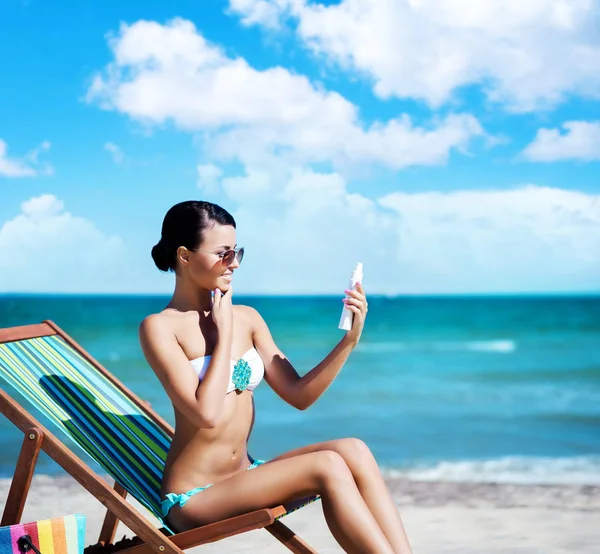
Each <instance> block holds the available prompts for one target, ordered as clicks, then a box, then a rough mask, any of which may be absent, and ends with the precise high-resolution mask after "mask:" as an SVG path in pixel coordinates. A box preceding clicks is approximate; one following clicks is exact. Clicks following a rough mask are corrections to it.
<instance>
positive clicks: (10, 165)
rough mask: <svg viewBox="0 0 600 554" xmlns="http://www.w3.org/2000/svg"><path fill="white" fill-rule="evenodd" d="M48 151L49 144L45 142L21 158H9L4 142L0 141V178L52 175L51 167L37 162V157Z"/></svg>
mask: <svg viewBox="0 0 600 554" xmlns="http://www.w3.org/2000/svg"><path fill="white" fill-rule="evenodd" d="M49 149H50V143H49V142H48V141H45V142H43V143H42V144H40V146H38V147H37V148H34V149H33V150H31V151H30V152H28V153H27V154H25V156H23V157H22V158H10V157H9V156H8V146H7V144H6V142H4V141H3V140H1V139H0V177H35V176H36V175H50V174H52V173H53V171H54V170H53V169H52V167H51V166H50V165H49V164H43V163H40V162H39V160H38V158H39V155H40V154H41V153H42V152H46V151H47V150H49Z"/></svg>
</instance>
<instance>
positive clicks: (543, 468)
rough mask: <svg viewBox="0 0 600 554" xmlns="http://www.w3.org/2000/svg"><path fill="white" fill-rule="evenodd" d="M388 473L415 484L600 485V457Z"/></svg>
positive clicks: (463, 463) (514, 459) (512, 459)
mask: <svg viewBox="0 0 600 554" xmlns="http://www.w3.org/2000/svg"><path fill="white" fill-rule="evenodd" d="M384 473H385V474H386V475H388V476H390V477H403V478H406V479H411V480H414V481H460V482H478V483H484V482H488V483H512V484H523V485H524V484H528V485H534V484H535V485H543V484H547V485H559V484H560V485H583V484H585V485H600V456H577V457H569V458H542V457H521V456H507V457H503V458H498V459H493V460H459V461H443V462H438V463H437V464H435V465H432V466H416V467H412V468H403V469H390V468H388V469H384Z"/></svg>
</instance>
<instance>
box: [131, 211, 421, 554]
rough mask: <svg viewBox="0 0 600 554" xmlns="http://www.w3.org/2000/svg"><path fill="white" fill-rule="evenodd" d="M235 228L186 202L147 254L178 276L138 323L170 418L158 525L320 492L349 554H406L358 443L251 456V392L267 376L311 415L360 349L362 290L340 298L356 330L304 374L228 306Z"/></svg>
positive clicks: (253, 317) (370, 461) (385, 496)
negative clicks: (161, 303)
mask: <svg viewBox="0 0 600 554" xmlns="http://www.w3.org/2000/svg"><path fill="white" fill-rule="evenodd" d="M235 228H236V226H235V221H234V219H233V217H232V216H231V215H230V214H229V213H228V212H227V211H226V210H224V209H223V208H221V207H219V206H217V205H215V204H212V203H210V202H196V201H190V202H182V203H180V204H177V205H175V206H173V207H172V208H171V209H170V210H169V211H168V212H167V214H166V216H165V219H164V221H163V226H162V237H161V240H160V242H159V243H158V244H157V245H156V246H155V247H154V248H153V249H152V257H153V258H154V261H155V263H156V265H157V266H158V268H159V269H161V270H163V271H168V270H171V271H174V272H175V276H176V280H175V291H174V293H173V297H172V298H171V300H170V302H169V303H168V305H167V307H166V308H165V309H164V310H163V311H162V312H160V313H157V314H153V315H150V316H148V317H147V318H146V319H144V321H143V322H142V324H141V325H140V341H141V344H142V348H143V350H144V354H145V356H146V359H147V360H148V363H149V364H150V365H151V366H152V368H153V370H154V371H155V372H156V375H157V376H158V378H159V380H160V382H161V383H162V385H163V386H164V388H165V390H166V392H167V394H168V395H169V398H170V399H171V401H172V403H173V408H174V411H175V435H174V437H173V442H172V444H171V448H170V450H169V453H168V456H167V461H166V465H165V471H164V476H163V481H162V488H161V497H162V498H164V500H163V502H162V509H163V515H164V517H165V521H166V522H167V523H168V524H169V526H171V527H172V528H174V529H176V530H178V531H183V530H186V529H190V528H192V527H196V526H198V525H203V524H207V523H212V522H214V521H218V520H221V519H224V518H228V517H232V516H235V515H238V514H241V513H245V512H249V511H252V510H256V509H260V508H264V507H270V506H276V505H279V504H282V503H284V502H289V501H291V500H294V499H298V498H303V497H306V496H310V495H313V494H319V495H321V499H322V503H323V512H324V514H325V518H326V520H327V524H328V526H329V528H330V529H331V532H332V534H333V536H334V537H335V539H336V540H337V541H338V542H339V544H340V545H341V546H342V548H343V549H344V550H346V551H347V552H361V553H363V552H370V553H371V552H372V553H377V554H387V553H390V554H391V553H398V552H402V553H408V552H410V547H409V544H408V540H407V538H406V534H405V532H404V529H403V526H402V522H401V520H400V517H399V515H398V510H397V508H396V506H395V504H394V501H393V499H392V497H391V495H390V493H389V491H388V490H387V487H386V485H385V483H384V481H383V479H382V477H381V474H380V471H379V468H378V466H377V463H376V461H375V459H374V458H373V456H372V454H371V452H370V451H369V449H368V447H367V446H366V445H365V444H364V443H363V442H361V441H359V440H357V439H350V438H348V439H339V440H332V441H328V442H323V443H319V444H313V445H309V446H305V447H303V448H298V449H295V450H292V451H291V452H286V453H285V454H282V455H280V456H277V457H276V458H274V459H272V460H269V461H268V462H262V461H260V460H256V461H255V460H252V459H251V458H250V457H249V455H248V452H247V442H248V438H249V436H250V432H251V430H252V426H253V422H254V401H253V393H252V390H253V389H254V388H255V387H256V386H257V385H258V384H259V382H260V381H261V379H263V378H264V380H265V381H266V382H267V383H268V384H269V385H270V386H271V388H273V390H274V391H275V392H276V393H277V394H278V395H279V396H280V397H281V398H282V399H283V400H285V401H286V402H288V403H289V404H291V405H292V406H294V407H296V408H298V409H299V410H305V409H306V408H308V407H309V406H310V405H311V404H313V402H315V401H316V400H317V398H319V397H320V396H321V394H323V392H324V391H325V390H326V389H327V387H328V386H329V385H330V384H331V382H332V381H333V380H334V379H335V377H336V376H337V374H338V373H339V371H340V370H341V368H342V366H343V365H344V362H345V361H346V359H347V358H348V356H349V354H350V352H351V351H352V349H353V348H354V347H355V346H356V344H357V343H358V341H359V338H360V335H361V332H362V329H363V326H364V322H365V316H366V314H367V300H366V297H365V294H364V291H363V288H362V286H358V287H357V291H350V292H348V291H347V293H348V295H349V296H350V298H349V299H348V300H345V299H344V301H345V302H346V305H347V306H348V308H349V309H350V310H351V311H352V312H353V313H354V323H353V326H352V329H351V330H350V331H348V332H347V333H346V334H345V336H344V337H343V338H342V340H341V341H340V342H339V343H338V344H337V345H336V346H335V348H334V349H333V350H332V351H331V353H330V354H329V355H328V356H327V357H326V358H325V359H324V360H323V361H322V362H321V363H320V364H318V365H317V366H316V367H314V368H313V369H312V370H310V371H309V372H308V373H307V374H306V375H304V376H303V377H300V376H299V375H298V373H296V371H295V369H294V368H293V367H292V364H291V363H290V362H289V360H288V359H287V358H286V357H285V355H284V354H283V353H282V352H281V351H280V350H279V349H278V348H277V346H276V345H275V343H274V342H273V339H272V337H271V334H270V332H269V329H268V327H267V325H266V324H265V322H264V320H263V319H262V317H261V316H260V314H259V313H258V312H257V311H256V310H255V309H253V308H250V307H248V306H241V305H235V306H234V305H233V304H232V296H233V290H232V287H231V282H232V278H233V273H234V271H235V270H236V269H237V268H238V267H239V266H240V262H241V261H242V257H243V253H244V249H243V248H237V247H236V231H235ZM213 295H214V296H213ZM247 470H252V471H247Z"/></svg>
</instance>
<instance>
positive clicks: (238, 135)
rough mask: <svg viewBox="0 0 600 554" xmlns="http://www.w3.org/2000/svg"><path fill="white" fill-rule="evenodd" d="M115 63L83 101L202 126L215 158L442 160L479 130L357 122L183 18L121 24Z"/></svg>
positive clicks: (458, 118) (324, 94) (469, 125)
mask: <svg viewBox="0 0 600 554" xmlns="http://www.w3.org/2000/svg"><path fill="white" fill-rule="evenodd" d="M110 45H111V48H112V50H113V53H114V58H115V59H114V62H113V63H111V64H110V65H109V66H108V67H107V68H106V69H105V71H103V72H102V73H99V74H98V75H96V77H95V78H94V80H93V84H92V86H91V87H90V89H89V91H88V94H87V98H88V101H90V102H98V103H99V105H100V106H102V107H103V108H105V109H113V110H117V111H119V112H122V113H124V114H127V115H128V116H130V117H132V118H134V119H136V120H138V121H141V122H143V123H145V124H147V125H160V124H165V123H167V122H172V123H173V124H174V125H176V126H177V127H178V128H180V129H183V130H188V131H192V132H203V137H204V140H205V148H206V150H207V153H208V155H209V156H210V157H212V158H213V159H217V160H218V161H226V160H232V159H233V160H240V161H242V162H243V163H244V164H246V165H253V166H265V165H266V166H271V165H272V164H274V163H277V160H281V159H285V160H287V163H288V165H298V164H313V163H323V162H325V163H333V164H334V166H335V167H337V168H338V170H340V168H342V169H343V168H346V167H348V166H351V165H353V164H362V165H364V164H380V165H384V166H386V167H389V168H392V169H400V168H403V167H407V166H411V165H427V164H441V163H445V161H446V160H447V158H448V156H449V154H450V152H451V151H452V150H459V151H464V150H465V149H466V148H468V146H469V144H470V143H471V141H472V139H473V138H474V137H477V136H480V135H483V134H484V132H483V130H482V128H481V126H480V124H479V122H478V121H477V120H476V119H475V118H474V117H473V116H471V115H468V114H451V115H448V116H447V117H446V118H444V119H441V120H439V121H435V122H433V123H432V124H431V125H429V126H428V127H418V126H415V125H414V124H413V122H412V121H411V120H410V118H409V117H408V116H407V115H404V116H400V117H398V118H394V119H391V120H389V121H386V122H377V123H374V124H371V125H366V124H364V123H363V122H362V121H361V120H360V117H359V114H358V109H357V107H356V106H355V105H354V104H352V103H350V102H349V101H348V100H346V99H345V98H344V97H342V96H341V95H340V94H338V93H335V92H331V91H327V90H324V89H323V88H322V87H320V86H318V85H315V84H313V83H311V82H310V81H309V80H308V79H307V78H306V77H304V76H301V75H296V74H293V73H291V72H290V71H288V70H287V69H284V68H282V67H274V68H270V69H266V70H262V71H259V70H256V69H254V68H253V67H251V66H250V65H249V64H248V63H247V62H246V61H245V60H244V59H242V58H235V59H233V58H229V57H227V56H226V55H225V54H224V53H223V52H222V51H221V50H220V49H219V48H217V47H216V46H214V45H211V44H209V43H208V42H207V41H206V40H205V39H204V37H202V36H201V35H200V34H199V33H198V32H197V31H196V29H195V27H194V26H193V24H192V23H191V22H189V21H184V20H181V19H175V20H173V21H171V22H170V23H168V24H167V25H160V24H158V23H154V22H148V21H139V22H137V23H135V24H133V25H130V26H128V25H122V27H121V29H120V33H119V35H118V36H116V37H113V38H112V40H111V41H110Z"/></svg>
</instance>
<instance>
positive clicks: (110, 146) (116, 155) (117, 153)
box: [104, 142, 125, 165]
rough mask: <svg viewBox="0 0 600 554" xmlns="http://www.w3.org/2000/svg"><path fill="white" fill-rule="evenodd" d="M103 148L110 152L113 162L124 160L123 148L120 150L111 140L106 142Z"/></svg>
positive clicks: (118, 162)
mask: <svg viewBox="0 0 600 554" xmlns="http://www.w3.org/2000/svg"><path fill="white" fill-rule="evenodd" d="M104 150H106V151H107V152H110V155H111V156H112V159H113V162H115V163H116V164H117V165H119V164H122V163H123V162H124V161H125V154H124V153H123V150H121V148H120V147H118V146H117V145H116V144H114V143H113V142H107V143H106V144H105V145H104Z"/></svg>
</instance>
